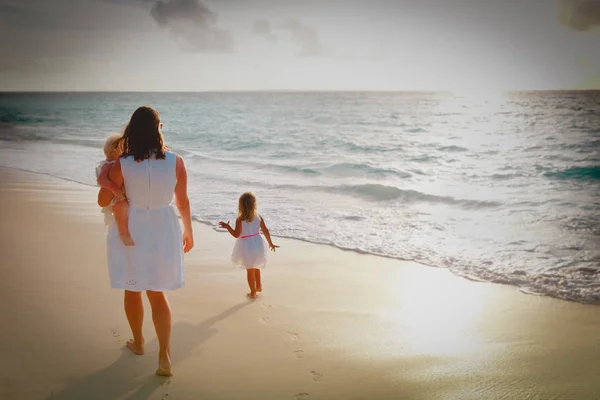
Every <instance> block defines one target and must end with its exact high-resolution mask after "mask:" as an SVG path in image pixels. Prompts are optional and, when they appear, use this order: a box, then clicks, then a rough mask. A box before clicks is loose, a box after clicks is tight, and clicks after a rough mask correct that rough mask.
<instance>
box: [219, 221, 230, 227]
mask: <svg viewBox="0 0 600 400" xmlns="http://www.w3.org/2000/svg"><path fill="white" fill-rule="evenodd" d="M219 226H220V227H221V228H223V229H227V227H229V228H231V225H229V221H227V223H225V222H223V221H219Z"/></svg>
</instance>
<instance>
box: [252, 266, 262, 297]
mask: <svg viewBox="0 0 600 400" xmlns="http://www.w3.org/2000/svg"><path fill="white" fill-rule="evenodd" d="M254 279H255V281H256V291H257V292H262V282H261V281H260V269H258V268H255V269H254Z"/></svg>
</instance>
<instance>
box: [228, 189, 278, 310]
mask: <svg viewBox="0 0 600 400" xmlns="http://www.w3.org/2000/svg"><path fill="white" fill-rule="evenodd" d="M219 226H220V227H221V228H225V229H227V230H228V231H229V233H230V234H231V236H233V237H234V238H237V240H236V242H235V246H234V247H233V253H232V255H231V261H232V262H233V263H234V264H236V265H239V266H242V267H245V268H246V275H247V278H248V286H249V287H250V293H248V294H247V296H248V297H249V298H251V299H255V298H256V293H257V292H262V283H261V280H260V269H261V268H264V267H265V266H266V265H267V249H266V246H265V241H264V240H263V238H262V237H261V236H260V232H261V231H262V233H263V234H264V235H265V238H266V239H267V243H268V244H269V247H270V248H271V250H273V251H275V249H276V248H278V247H279V246H276V245H274V244H273V242H272V241H271V235H270V234H269V230H268V229H267V226H266V225H265V220H264V219H263V218H262V217H261V216H260V215H258V213H257V211H256V197H254V194H252V193H250V192H248V193H244V194H242V195H241V196H240V200H239V205H238V218H237V220H236V221H235V229H233V228H232V227H231V225H229V221H227V223H225V222H223V221H221V222H219Z"/></svg>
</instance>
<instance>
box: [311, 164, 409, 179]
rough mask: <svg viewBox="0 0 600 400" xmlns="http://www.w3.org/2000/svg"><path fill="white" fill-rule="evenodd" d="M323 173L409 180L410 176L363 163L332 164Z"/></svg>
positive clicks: (402, 172)
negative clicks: (393, 177) (361, 174)
mask: <svg viewBox="0 0 600 400" xmlns="http://www.w3.org/2000/svg"><path fill="white" fill-rule="evenodd" d="M323 171H324V172H333V173H348V174H355V173H356V172H361V173H365V174H368V175H376V176H397V177H399V178H404V179H406V178H410V177H411V176H412V175H411V174H409V173H408V172H404V171H398V170H395V169H388V168H378V167H372V166H370V165H368V164H363V163H339V164H333V165H330V166H328V167H325V168H324V169H323Z"/></svg>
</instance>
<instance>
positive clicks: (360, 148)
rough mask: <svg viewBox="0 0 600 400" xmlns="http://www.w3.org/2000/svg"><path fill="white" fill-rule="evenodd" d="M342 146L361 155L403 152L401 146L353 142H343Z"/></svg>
mask: <svg viewBox="0 0 600 400" xmlns="http://www.w3.org/2000/svg"><path fill="white" fill-rule="evenodd" d="M342 146H343V147H345V148H346V149H347V150H350V151H354V152H361V153H363V152H364V153H389V152H396V151H402V147H400V146H377V145H361V144H357V143H353V142H343V144H342Z"/></svg>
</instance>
